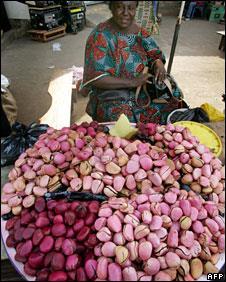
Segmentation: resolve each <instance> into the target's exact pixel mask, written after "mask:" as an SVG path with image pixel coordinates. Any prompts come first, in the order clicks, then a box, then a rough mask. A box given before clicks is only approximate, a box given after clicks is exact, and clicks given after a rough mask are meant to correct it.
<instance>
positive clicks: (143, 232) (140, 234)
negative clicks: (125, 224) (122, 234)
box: [134, 224, 150, 240]
mask: <svg viewBox="0 0 226 282" xmlns="http://www.w3.org/2000/svg"><path fill="white" fill-rule="evenodd" d="M149 233H150V229H149V227H148V226H147V225H144V224H140V225H138V226H137V227H136V228H135V230H134V236H135V239H136V240H140V239H141V238H144V237H146V236H147V235H148V234H149Z"/></svg>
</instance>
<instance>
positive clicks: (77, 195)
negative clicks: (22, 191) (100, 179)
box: [44, 191, 107, 202]
mask: <svg viewBox="0 0 226 282" xmlns="http://www.w3.org/2000/svg"><path fill="white" fill-rule="evenodd" d="M44 197H45V199H46V200H47V201H49V200H55V199H67V200H68V201H76V200H78V201H99V202H103V201H106V200H107V196H105V195H102V194H92V193H89V192H69V191H61V192H49V193H46V194H45V195H44Z"/></svg>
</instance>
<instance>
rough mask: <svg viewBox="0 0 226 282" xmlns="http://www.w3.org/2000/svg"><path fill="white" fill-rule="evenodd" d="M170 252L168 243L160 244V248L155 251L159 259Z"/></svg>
mask: <svg viewBox="0 0 226 282" xmlns="http://www.w3.org/2000/svg"><path fill="white" fill-rule="evenodd" d="M167 251H168V247H167V244H166V243H160V245H159V246H158V248H156V249H155V255H156V256H157V257H159V256H163V255H165V254H166V253H167Z"/></svg>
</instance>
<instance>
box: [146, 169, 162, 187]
mask: <svg viewBox="0 0 226 282" xmlns="http://www.w3.org/2000/svg"><path fill="white" fill-rule="evenodd" d="M148 179H149V180H150V181H151V182H152V183H153V184H154V185H155V186H157V187H158V186H161V184H162V178H161V177H160V175H159V174H158V173H157V172H153V173H151V174H150V175H149V176H148Z"/></svg>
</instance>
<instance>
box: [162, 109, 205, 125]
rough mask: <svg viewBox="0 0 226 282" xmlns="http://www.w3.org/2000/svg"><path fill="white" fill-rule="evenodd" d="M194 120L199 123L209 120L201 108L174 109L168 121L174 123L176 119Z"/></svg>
mask: <svg viewBox="0 0 226 282" xmlns="http://www.w3.org/2000/svg"><path fill="white" fill-rule="evenodd" d="M183 120H189V121H195V122H199V123H205V122H209V121H210V120H209V117H208V115H207V113H206V112H205V111H204V110H203V109H202V108H194V109H187V110H185V111H180V110H178V111H175V113H173V114H172V115H171V116H170V117H169V120H168V122H170V123H174V122H177V121H183Z"/></svg>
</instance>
